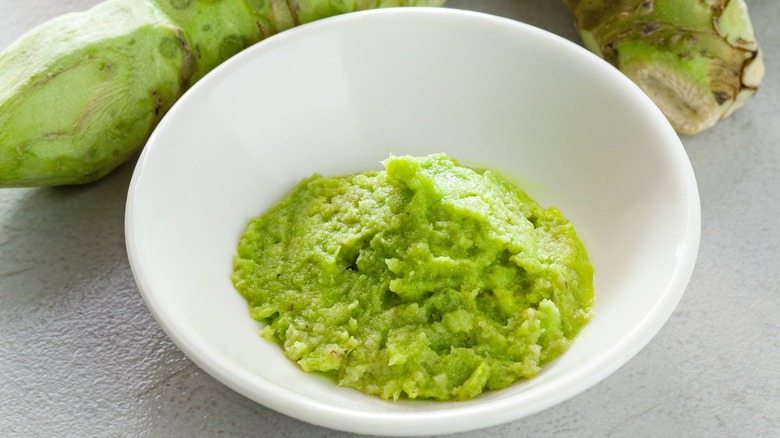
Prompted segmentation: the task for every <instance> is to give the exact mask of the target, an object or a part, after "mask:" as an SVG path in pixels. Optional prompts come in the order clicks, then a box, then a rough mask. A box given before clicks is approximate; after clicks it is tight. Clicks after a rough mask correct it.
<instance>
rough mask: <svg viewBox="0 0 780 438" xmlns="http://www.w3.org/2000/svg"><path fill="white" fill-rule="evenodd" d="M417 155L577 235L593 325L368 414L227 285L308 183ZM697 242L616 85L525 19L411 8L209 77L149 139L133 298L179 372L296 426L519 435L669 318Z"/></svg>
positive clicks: (138, 203)
mask: <svg viewBox="0 0 780 438" xmlns="http://www.w3.org/2000/svg"><path fill="white" fill-rule="evenodd" d="M433 152H446V153H447V154H449V155H450V156H452V157H454V158H456V159H458V160H459V161H460V162H461V163H462V164H464V165H472V166H487V167H492V168H495V169H498V170H500V171H502V172H504V173H505V174H507V175H510V176H512V177H514V178H516V179H517V181H519V182H520V185H521V186H522V187H523V188H524V189H525V190H526V191H527V192H528V193H529V194H530V195H531V196H532V197H534V198H536V199H537V200H538V201H539V202H540V203H541V204H542V205H545V206H549V205H555V206H557V207H558V208H559V209H560V210H561V211H562V212H563V214H564V215H565V216H567V217H568V218H569V219H570V220H571V221H572V222H573V223H574V225H575V228H576V229H577V231H578V233H579V235H580V237H581V238H582V240H583V241H584V243H585V245H586V247H587V249H588V251H589V253H590V256H591V260H592V262H593V264H594V267H595V272H596V274H595V284H596V305H595V308H594V312H595V316H594V318H593V320H592V322H591V323H590V324H589V325H588V326H587V327H586V328H585V329H584V330H583V331H582V332H581V333H580V335H579V336H578V337H577V338H576V339H575V341H574V343H573V345H572V347H571V349H570V350H569V351H568V352H566V353H565V354H564V355H563V356H562V357H560V358H559V359H557V360H556V361H554V362H552V363H550V364H549V365H548V366H547V367H546V368H544V369H543V371H542V372H541V374H540V375H539V376H537V377H536V378H534V379H531V380H527V381H522V382H519V383H517V384H515V385H512V386H510V387H509V388H506V389H503V390H500V391H494V392H487V393H484V394H482V395H481V396H479V397H478V398H476V399H474V400H471V401H465V402H448V403H443V402H421V401H398V402H391V401H384V400H381V399H378V398H373V397H369V396H366V395H363V394H362V393H359V392H356V391H354V390H351V389H346V388H340V387H337V386H336V385H335V384H333V383H332V382H331V381H329V380H326V379H324V378H322V377H319V376H316V375H311V374H306V373H304V372H303V371H301V370H300V369H298V368H297V366H296V365H295V364H293V363H292V362H290V361H289V360H288V359H286V358H285V357H284V356H283V355H282V352H281V349H280V348H279V347H278V346H277V345H274V344H271V343H268V342H266V341H264V340H263V339H261V338H260V337H259V336H258V334H257V331H258V328H259V325H258V324H257V323H256V322H254V321H253V320H251V319H250V317H249V315H248V312H247V304H246V302H245V301H244V300H243V298H241V297H240V296H239V294H238V293H237V292H236V291H235V289H234V288H233V286H232V284H231V282H230V278H229V276H230V273H231V270H232V262H233V256H234V255H235V253H236V246H237V242H238V239H239V236H240V234H241V232H242V231H243V230H244V227H245V226H246V225H247V222H248V221H249V219H250V218H252V217H253V216H256V215H258V214H260V213H261V212H263V211H264V210H265V209H266V208H268V207H270V206H271V205H272V204H273V203H274V202H275V201H277V200H278V199H279V198H280V197H281V196H282V195H284V194H285V193H286V192H288V191H289V190H290V189H291V188H292V187H293V186H294V185H295V184H296V183H297V182H298V181H299V180H300V179H302V178H304V177H307V176H310V175H311V174H312V173H315V172H316V173H321V174H326V175H336V174H344V173H349V172H356V171H364V170H369V169H378V168H380V164H379V162H380V160H382V159H384V158H386V157H387V156H389V155H390V154H395V155H403V154H411V155H423V154H428V153H433ZM699 231H700V217H699V198H698V192H697V188H696V181H695V178H694V175H693V171H692V169H691V166H690V163H689V161H688V158H687V156H686V154H685V151H684V149H683V147H682V145H681V143H680V141H679V139H678V137H677V135H676V134H675V133H674V131H673V130H672V128H671V127H670V125H669V124H668V123H667V122H666V120H665V119H664V117H663V116H662V114H661V113H660V111H659V110H658V109H657V108H656V107H655V106H654V105H653V103H652V102H651V101H650V100H649V99H648V98H647V97H646V96H645V95H644V94H643V93H642V92H641V91H640V90H639V89H638V88H637V87H636V86H634V85H633V84H632V83H631V82H630V81H629V80H627V79H626V78H625V77H623V76H622V75H621V74H620V73H619V72H618V71H617V70H615V69H613V68H612V67H610V66H609V65H608V64H606V63H605V62H603V61H602V60H600V59H599V58H597V57H596V56H594V55H592V54H590V53H588V52H586V51H585V50H584V49H582V48H580V47H579V46H577V45H576V44H574V43H571V42H569V41H566V40H564V39H562V38H559V37H557V36H555V35H552V34H550V33H547V32H545V31H542V30H539V29H537V28H534V27H531V26H528V25H525V24H522V23H518V22H515V21H511V20H507V19H502V18H498V17H494V16H490V15H485V14H480V13H472V12H463V11H456V10H449V9H427V8H401V9H387V10H376V11H369V12H361V13H355V14H348V15H344V16H340V17H336V18H332V19H327V20H323V21H320V22H316V23H313V24H310V25H306V26H302V27H299V28H296V29H293V30H291V31H288V32H285V33H283V34H280V35H277V36H275V37H273V38H270V39H268V40H266V41H264V42H262V43H260V44H257V45H255V46H253V47H251V48H249V49H247V50H246V51H244V52H242V53H241V54H239V55H237V56H236V57H234V58H233V59H231V60H229V61H228V62H226V63H225V64H223V65H222V66H220V67H219V68H218V69H216V70H215V71H213V72H212V73H211V74H209V75H208V76H206V77H205V78H203V79H202V80H201V81H200V82H199V83H198V84H196V85H195V86H194V87H193V88H192V89H191V90H190V91H189V92H188V93H186V95H185V96H184V97H183V98H182V99H181V100H180V101H179V102H178V103H176V104H175V105H174V107H173V108H172V109H171V111H170V112H169V113H168V115H166V117H165V118H164V119H163V121H162V122H161V123H160V125H159V127H158V128H157V130H156V131H155V132H154V134H153V135H152V137H151V139H150V140H149V142H148V144H147V146H146V148H145V150H144V152H143V154H142V156H141V158H140V161H139V163H138V165H137V169H136V171H135V173H134V175H133V179H132V182H131V187H130V192H129V195H128V204H127V214H126V233H127V248H128V254H129V259H130V263H131V266H132V270H133V273H134V275H135V278H136V280H137V283H138V286H139V289H140V291H141V293H142V295H143V297H144V299H145V300H146V303H147V305H148V306H149V309H150V310H151V312H152V313H153V315H154V317H155V318H156V319H157V321H158V322H159V323H160V325H161V327H162V328H163V330H165V332H166V333H167V334H168V335H169V336H170V337H171V339H173V341H174V342H175V343H176V345H178V346H179V347H180V348H181V349H182V351H184V353H185V354H187V355H188V356H189V357H190V358H191V359H192V360H193V361H194V362H195V363H196V364H198V365H199V366H200V367H201V368H203V369H204V370H206V371H207V372H208V373H210V374H211V375H213V376H214V377H215V378H217V379H219V380H220V381H221V382H223V383H224V384H225V385H227V386H229V387H231V388H233V389H234V390H236V391H238V392H240V393H241V394H244V395H245V396H247V397H249V398H251V399H253V400H255V401H257V402H259V403H262V404H264V405H266V406H268V407H270V408H272V409H275V410H277V411H279V412H282V413H284V414H287V415H290V416H292V417H295V418H298V419H301V420H304V421H308V422H311V423H314V424H318V425H322V426H326V427H330V428H334V429H341V430H346V431H352V432H358V433H373V434H377V433H382V434H387V435H428V434H437V433H448V432H457V431H465V430H470V429H477V428H482V427H487V426H491V425H495V424H498V423H502V422H506V421H511V420H515V419H518V418H520V417H522V416H526V415H529V414H532V413H535V412H538V411H540V410H542V409H545V408H548V407H550V406H552V405H554V404H556V403H559V402H561V401H563V400H566V399H568V398H570V397H572V396H574V395H576V394H578V393H580V392H582V391H584V390H585V389H587V388H588V387H590V386H592V385H594V384H595V383H597V382H598V381H600V380H601V379H603V378H605V377H606V376H607V375H609V374H610V373H612V372H613V371H615V370H616V369H618V368H619V367H620V366H621V365H623V364H624V363H626V362H627V361H628V360H629V359H630V358H631V357H632V356H634V355H635V354H636V353H637V352H638V351H639V350H640V349H641V348H642V347H644V346H645V345H646V344H647V343H648V342H649V341H650V339H651V338H652V337H653V336H654V335H655V334H656V332H657V331H658V330H659V329H660V328H661V326H662V325H663V324H664V323H665V321H666V320H667V318H668V317H669V316H670V314H671V313H672V311H673V309H674V307H675V306H676V305H677V303H678V301H679V300H680V297H681V296H682V294H683V291H684V289H685V287H686V285H687V282H688V280H689V278H690V275H691V271H692V269H693V266H694V261H695V258H696V253H697V249H698V243H699Z"/></svg>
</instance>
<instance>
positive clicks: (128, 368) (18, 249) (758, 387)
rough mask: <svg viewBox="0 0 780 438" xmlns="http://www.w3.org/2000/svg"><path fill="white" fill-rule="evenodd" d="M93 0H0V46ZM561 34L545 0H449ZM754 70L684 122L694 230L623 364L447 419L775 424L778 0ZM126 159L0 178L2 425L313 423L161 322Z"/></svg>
mask: <svg viewBox="0 0 780 438" xmlns="http://www.w3.org/2000/svg"><path fill="white" fill-rule="evenodd" d="M96 3H98V2H97V0H25V1H21V0H0V48H4V47H6V46H7V45H8V44H10V43H11V42H12V41H13V40H14V39H15V38H17V37H18V36H19V35H21V34H22V33H23V32H25V31H26V30H28V29H29V28H31V27H32V26H34V25H36V24H38V23H40V22H42V21H44V20H46V19H48V18H51V17H54V16H56V15H59V14H62V13H64V12H68V11H77V10H83V9H86V8H87V7H89V6H91V5H93V4H96ZM448 5H449V7H455V8H462V9H471V10H477V11H483V12H488V13H492V14H496V15H502V16H507V17H511V18H514V19H517V20H519V21H524V22H527V23H530V24H534V25H536V26H539V27H542V28H544V29H547V30H550V31H552V32H554V33H556V34H559V35H561V36H564V37H566V38H569V39H572V40H575V41H578V40H577V36H576V33H575V31H574V28H573V27H572V21H571V16H570V14H569V12H568V10H567V9H566V7H565V6H564V5H563V2H561V1H550V0H481V1H480V0H450V2H449V3H448ZM748 5H749V7H750V13H751V16H752V18H753V23H754V26H755V30H756V33H757V35H758V37H759V40H760V43H761V44H762V47H763V49H764V54H765V61H766V64H767V76H766V78H765V80H764V82H763V84H762V87H761V89H760V90H759V93H758V94H757V95H756V96H755V97H754V98H753V99H752V100H750V101H749V102H748V103H747V105H746V106H745V107H744V108H743V109H741V110H740V111H737V112H736V113H735V114H734V115H733V116H731V117H730V118H729V119H727V120H725V121H723V122H722V123H720V124H719V125H717V126H716V127H715V128H713V129H710V130H708V131H705V132H704V133H701V134H698V135H696V136H691V137H683V139H682V140H683V143H684V145H685V149H686V151H687V153H688V155H689V156H690V159H691V162H692V163H693V168H694V171H695V173H696V178H697V181H698V184H699V190H700V194H701V207H702V235H701V248H700V252H699V258H698V261H697V264H696V268H695V270H694V273H693V277H692V279H691V282H690V285H689V287H688V289H687V291H686V293H685V296H684V297H683V299H682V301H681V302H680V304H679V306H678V307H677V309H676V311H675V312H674V314H673V315H672V317H671V319H670V320H669V321H668V323H667V324H666V325H665V326H664V328H663V329H662V330H661V331H660V333H659V334H658V335H657V336H656V337H655V338H654V340H653V341H652V342H651V343H650V344H649V345H648V346H647V347H646V348H645V349H644V350H642V351H641V352H640V353H639V354H638V355H637V356H636V357H635V358H633V359H632V360H631V361H630V362H628V364H626V365H625V366H624V367H622V368H621V369H620V370H618V371H617V372H616V373H615V374H613V375H612V376H610V377H608V378H607V379H606V380H604V381H603V382H601V383H599V384H598V385H596V386H594V387H593V388H591V389H589V390H587V391H586V392H584V393H582V394H580V395H579V396H576V397H574V398H573V399H571V400H569V401H567V402H564V403H562V404H560V405H558V406H555V407H553V408H550V409H548V410H546V411H543V412H541V413H539V414H537V415H533V416H531V417H527V418H524V419H521V420H518V421H515V422H513V423H508V424H505V425H501V426H497V427H493V428H490V429H484V430H480V431H475V432H471V433H464V434H461V435H456V436H463V437H509V436H512V437H515V436H534V437H538V436H562V437H569V436H570V437H583V436H625V437H637V436H653V437H655V436H659V437H660V436H686V437H687V436H691V437H699V436H702V437H703V436H707V437H710V436H714V437H721V436H722V437H731V436H734V437H761V436H766V437H769V436H774V437H777V436H780V274H778V273H779V272H780V76H778V72H780V30H779V26H778V19H780V2H778V1H777V0H748ZM133 166H134V163H133V162H130V163H127V164H126V165H124V166H122V167H121V168H119V169H118V170H117V171H115V172H114V173H112V174H111V175H110V176H108V177H107V178H105V179H104V180H102V181H100V182H98V183H95V184H90V185H86V186H82V187H59V188H42V189H0V436H65V435H67V436H71V435H73V436H95V435H97V436H182V437H184V436H192V435H197V436H204V435H205V436H211V435H217V434H224V435H228V436H316V437H326V436H327V437H346V436H350V434H346V433H341V432H336V431H332V430H328V429H323V428H319V427H316V426H312V425H309V424H306V423H303V422H300V421H297V420H294V419H292V418H289V417H286V416H284V415H281V414H278V413H276V412H274V411H271V410H270V409H267V408H265V407H263V406H261V405H258V404H256V403H254V402H252V401H250V400H248V399H246V398H244V397H243V396H241V395H239V394H237V393H236V392H233V391H232V390H230V389H228V388H227V387H225V386H223V385H222V384H220V383H219V382H217V381H216V380H214V379H213V378H211V377H210V376H209V375H207V374H206V373H205V372H203V371H202V370H200V369H199V368H198V367H197V366H195V365H194V364H193V363H192V362H191V361H190V360H188V359H187V358H186V357H185V356H184V355H183V354H182V353H181V351H179V350H178V348H176V346H175V345H173V343H172V342H171V341H170V340H169V339H168V338H167V336H166V335H165V334H164V333H163V332H162V330H161V329H160V327H159V326H158V325H157V323H156V322H155V320H154V319H153V318H152V316H151V315H150V313H149V311H148V310H147V308H146V306H145V305H144V302H143V300H142V299H141V296H140V295H139V293H138V290H137V288H136V285H135V282H134V280H133V276H132V274H131V272H130V267H129V265H128V261H127V255H126V253H125V241H124V227H123V220H124V208H125V197H126V193H127V188H128V185H129V181H130V177H131V175H132V171H133Z"/></svg>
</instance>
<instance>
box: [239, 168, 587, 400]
mask: <svg viewBox="0 0 780 438" xmlns="http://www.w3.org/2000/svg"><path fill="white" fill-rule="evenodd" d="M383 164H384V166H385V170H384V171H379V172H366V173H358V174H353V175H348V176H340V177H323V176H319V175H314V176H312V177H310V178H308V179H305V180H304V181H302V182H301V183H300V184H299V185H298V186H297V187H296V188H295V189H294V190H293V191H292V193H290V194H289V195H288V196H287V197H285V198H284V199H283V200H281V201H280V202H279V203H277V204H276V205H275V206H274V207H272V208H271V209H270V210H269V211H267V212H266V213H265V214H263V215H262V216H259V217H257V218H255V219H253V220H252V221H251V222H250V224H249V226H248V227H247V229H246V231H245V232H244V234H243V235H242V237H241V240H240V243H239V247H238V256H237V257H236V259H235V263H234V272H233V276H232V279H233V282H234V284H235V286H236V288H237V290H238V291H239V292H240V293H241V295H242V296H243V297H244V298H246V300H247V302H248V304H249V308H250V315H251V317H252V318H254V319H256V320H257V321H261V322H265V323H267V325H266V326H265V327H264V328H262V329H261V331H260V333H261V335H262V336H263V337H264V338H266V339H268V340H271V341H273V342H276V343H278V344H280V345H281V346H282V347H283V349H284V354H285V355H286V356H287V357H288V358H290V359H291V360H293V361H295V362H296V363H298V365H300V367H301V368H302V369H303V370H305V371H309V372H319V373H323V374H325V375H327V376H329V377H331V378H333V379H334V380H335V381H336V382H337V383H338V384H339V385H341V386H346V387H351V388H355V389H358V390H360V391H363V392H365V393H368V394H373V395H377V396H380V397H382V398H385V399H398V398H432V399H438V400H464V399H470V398H473V397H476V396H477V395H479V394H480V393H482V392H483V391H484V390H485V389H498V388H504V387H506V386H508V385H510V384H512V383H513V382H515V381H517V380H518V379H522V378H528V377H532V376H534V375H536V374H537V373H538V372H539V369H540V366H541V365H542V364H544V363H545V362H548V361H549V360H551V359H553V358H554V357H556V356H558V355H559V354H561V353H562V352H564V351H565V350H566V349H567V348H568V347H569V344H570V342H571V340H572V338H573V337H574V336H575V335H576V334H577V332H578V331H579V330H580V329H581V328H582V326H583V325H584V324H585V323H586V322H587V321H588V320H589V318H590V317H591V307H592V304H593V283H592V278H593V269H592V267H591V264H590V262H589V260H588V256H587V254H586V251H585V248H584V247H583V245H582V242H581V241H580V240H579V239H578V238H577V235H576V234H575V231H574V228H573V227H572V225H571V223H570V222H569V221H568V220H566V219H565V218H564V217H563V216H562V215H561V213H560V212H559V211H558V210H557V209H555V208H549V209H544V208H542V207H540V206H539V205H538V204H537V203H536V202H535V201H533V200H532V199H531V198H529V197H528V195H526V194H525V193H524V192H523V191H522V190H520V189H518V188H517V187H515V186H514V185H513V184H511V183H510V182H509V181H507V180H506V179H505V178H503V177H501V176H499V175H498V174H496V173H494V172H491V171H489V170H479V169H471V168H467V167H462V166H459V165H458V163H457V162H455V161H454V160H452V159H450V158H449V157H447V156H446V155H443V154H435V155H429V156H426V157H391V158H389V159H387V160H385V161H384V162H383Z"/></svg>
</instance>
